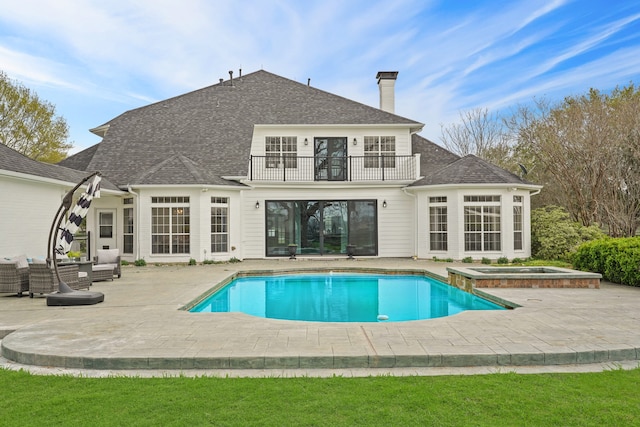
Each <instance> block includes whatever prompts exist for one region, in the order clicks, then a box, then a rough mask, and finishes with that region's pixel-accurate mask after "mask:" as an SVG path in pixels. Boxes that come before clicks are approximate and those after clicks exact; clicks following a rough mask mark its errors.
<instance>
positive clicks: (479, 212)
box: [464, 196, 501, 251]
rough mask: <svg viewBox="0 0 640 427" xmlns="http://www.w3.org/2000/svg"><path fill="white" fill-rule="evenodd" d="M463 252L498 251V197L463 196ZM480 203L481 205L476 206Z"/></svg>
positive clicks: (499, 244) (499, 238) (499, 243)
mask: <svg viewBox="0 0 640 427" xmlns="http://www.w3.org/2000/svg"><path fill="white" fill-rule="evenodd" d="M464 201H465V202H466V203H474V204H469V205H467V204H465V207H464V249H465V251H499V250H501V242H500V240H501V236H500V196H464ZM477 203H482V204H477Z"/></svg>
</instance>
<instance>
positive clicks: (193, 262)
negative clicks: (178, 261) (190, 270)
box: [188, 258, 197, 265]
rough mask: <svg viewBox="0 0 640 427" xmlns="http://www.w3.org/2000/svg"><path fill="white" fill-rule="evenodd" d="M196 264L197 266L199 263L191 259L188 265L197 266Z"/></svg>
mask: <svg viewBox="0 0 640 427" xmlns="http://www.w3.org/2000/svg"><path fill="white" fill-rule="evenodd" d="M196 264H197V262H196V260H195V259H194V258H191V259H190V260H189V264H188V265H196Z"/></svg>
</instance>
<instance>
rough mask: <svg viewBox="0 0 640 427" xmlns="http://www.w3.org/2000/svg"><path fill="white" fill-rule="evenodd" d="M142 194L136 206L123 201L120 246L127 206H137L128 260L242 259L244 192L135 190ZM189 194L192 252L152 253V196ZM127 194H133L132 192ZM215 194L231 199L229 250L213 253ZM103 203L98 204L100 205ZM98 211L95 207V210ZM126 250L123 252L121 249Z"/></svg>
mask: <svg viewBox="0 0 640 427" xmlns="http://www.w3.org/2000/svg"><path fill="white" fill-rule="evenodd" d="M134 192H135V193H136V194H137V195H138V196H135V197H134V204H133V205H124V204H122V201H121V200H119V204H118V210H117V218H118V224H117V229H118V236H119V237H118V248H122V231H123V209H124V208H127V207H133V208H134V254H133V255H124V256H123V258H124V259H126V260H128V261H133V260H135V259H144V260H145V261H146V262H147V263H153V262H159V263H167V262H188V261H189V260H190V259H191V258H193V259H195V260H196V261H198V262H202V261H204V260H214V261H221V260H228V259H230V258H233V257H236V258H240V259H242V257H243V255H242V244H241V236H242V234H241V229H242V221H243V215H242V214H241V213H240V212H241V209H242V208H241V205H240V194H239V192H238V191H237V190H235V191H234V190H226V189H225V190H218V189H215V188H200V187H192V188H170V187H157V188H149V187H146V188H142V189H134ZM166 196H175V197H184V196H188V197H189V228H190V233H189V236H190V237H189V240H190V241H189V249H190V253H188V254H152V253H151V208H152V207H153V206H154V205H153V204H152V203H151V198H152V197H166ZM126 197H131V195H128V196H126ZM211 197H227V198H228V199H229V210H228V214H229V218H228V219H229V251H228V252H225V253H215V254H213V253H211ZM101 206H102V205H97V206H96V208H99V207H101ZM94 214H95V210H94ZM121 252H122V251H121Z"/></svg>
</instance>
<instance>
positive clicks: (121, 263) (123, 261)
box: [120, 259, 129, 265]
mask: <svg viewBox="0 0 640 427" xmlns="http://www.w3.org/2000/svg"><path fill="white" fill-rule="evenodd" d="M120 265H129V261H127V260H124V259H123V260H120Z"/></svg>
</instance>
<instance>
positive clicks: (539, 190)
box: [529, 188, 542, 197]
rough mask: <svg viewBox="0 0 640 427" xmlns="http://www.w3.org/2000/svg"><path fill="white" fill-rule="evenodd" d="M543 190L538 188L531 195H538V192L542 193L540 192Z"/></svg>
mask: <svg viewBox="0 0 640 427" xmlns="http://www.w3.org/2000/svg"><path fill="white" fill-rule="evenodd" d="M541 191H542V188H538V189H537V190H536V191H534V192H533V193H529V197H531V196H537V195H538V194H540V192H541Z"/></svg>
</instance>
